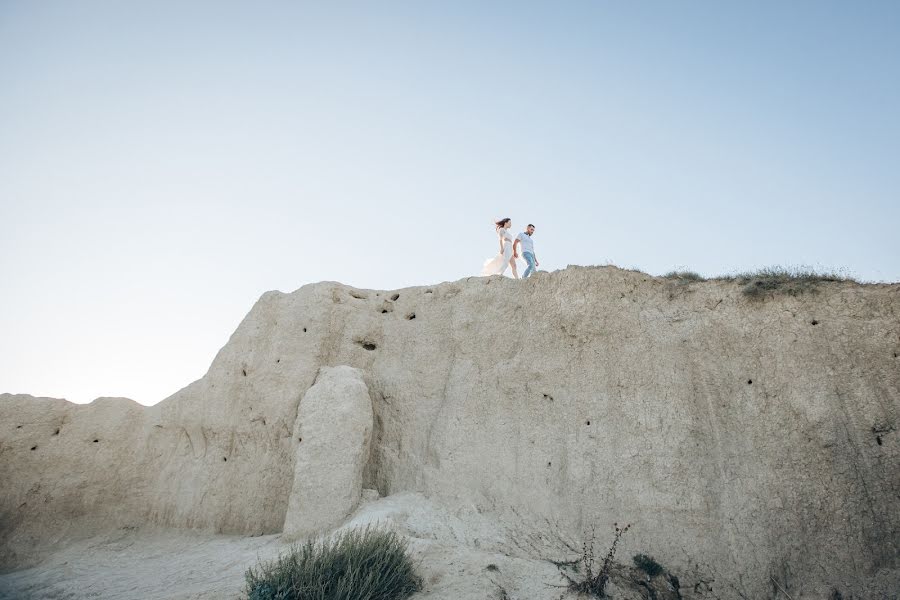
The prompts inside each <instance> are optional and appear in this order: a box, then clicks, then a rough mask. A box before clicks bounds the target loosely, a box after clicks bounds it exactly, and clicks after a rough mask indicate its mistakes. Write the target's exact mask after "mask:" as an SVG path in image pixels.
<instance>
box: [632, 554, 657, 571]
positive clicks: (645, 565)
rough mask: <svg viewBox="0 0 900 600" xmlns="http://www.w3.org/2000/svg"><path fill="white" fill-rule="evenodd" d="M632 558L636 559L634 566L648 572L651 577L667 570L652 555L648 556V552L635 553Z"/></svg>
mask: <svg viewBox="0 0 900 600" xmlns="http://www.w3.org/2000/svg"><path fill="white" fill-rule="evenodd" d="M631 560H633V561H634V566H636V567H637V568H638V569H640V570H641V571H643V572H644V573H646V574H647V575H648V576H649V577H656V576H657V575H659V574H660V573H662V572H663V571H665V569H663V566H662V565H661V564H659V563H658V562H656V561H655V560H654V559H653V557H652V556H647V555H646V554H635V555H634V556H633V557H632V558H631Z"/></svg>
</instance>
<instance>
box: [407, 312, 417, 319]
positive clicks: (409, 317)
mask: <svg viewBox="0 0 900 600" xmlns="http://www.w3.org/2000/svg"><path fill="white" fill-rule="evenodd" d="M415 318H416V313H409V314H408V315H406V320H407V321H412V320H413V319H415Z"/></svg>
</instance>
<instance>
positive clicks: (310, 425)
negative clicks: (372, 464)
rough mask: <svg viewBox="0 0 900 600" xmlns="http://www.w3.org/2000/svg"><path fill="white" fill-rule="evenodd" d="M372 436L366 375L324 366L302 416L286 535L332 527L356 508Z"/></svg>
mask: <svg viewBox="0 0 900 600" xmlns="http://www.w3.org/2000/svg"><path fill="white" fill-rule="evenodd" d="M371 438H372V400H371V399H370V398H369V390H368V388H367V387H366V383H365V381H364V380H363V375H362V372H361V371H360V370H359V369H354V368H352V367H346V366H341V367H322V369H321V370H320V371H319V377H318V378H317V379H316V383H315V384H313V386H312V387H311V388H309V391H307V392H306V394H305V395H304V396H303V400H302V401H301V402H300V409H299V410H298V412H297V423H296V424H295V426H294V439H295V440H296V441H297V455H296V458H295V459H294V487H293V489H292V490H291V495H290V499H289V500H288V510H287V516H286V517H285V520H284V533H285V535H287V536H289V537H301V536H307V535H311V534H314V533H317V532H320V531H323V530H328V529H331V528H333V527H335V526H337V525H339V524H340V522H341V521H343V520H344V519H346V518H347V517H348V516H350V514H351V513H352V512H353V511H354V510H356V507H357V506H358V505H359V500H360V496H361V494H362V484H363V469H364V468H365V466H366V464H367V463H368V461H369V442H370V441H371Z"/></svg>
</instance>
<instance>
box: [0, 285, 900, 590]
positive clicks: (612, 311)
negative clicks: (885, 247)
mask: <svg viewBox="0 0 900 600" xmlns="http://www.w3.org/2000/svg"><path fill="white" fill-rule="evenodd" d="M898 356H900V285H866V286H862V285H858V284H855V283H849V282H845V283H823V284H822V285H821V286H820V287H819V289H818V291H817V292H815V293H807V294H803V295H799V296H779V295H774V296H771V297H768V298H765V299H762V300H758V299H757V300H753V299H750V298H747V297H746V296H744V295H743V294H742V293H741V288H740V286H739V285H738V284H736V283H734V282H727V281H710V282H697V283H685V282H673V281H669V280H665V279H660V278H654V277H651V276H648V275H646V274H643V273H638V272H632V271H622V270H620V269H616V268H612V267H604V268H575V267H570V268H568V269H566V270H564V271H558V272H555V273H538V274H537V275H536V276H534V277H532V278H529V279H528V280H524V281H514V280H510V279H503V278H497V277H492V278H470V279H468V280H463V281H458V282H451V283H443V284H440V285H436V286H432V287H428V288H425V287H419V288H409V289H403V290H398V291H394V292H381V291H372V290H358V289H354V288H351V287H347V286H344V285H340V284H337V283H320V284H315V285H309V286H305V287H303V288H301V289H299V290H297V291H296V292H294V293H291V294H284V293H279V292H268V293H266V294H264V295H263V296H262V297H261V298H260V300H259V301H258V302H257V303H256V305H255V306H254V307H253V309H252V310H251V311H250V313H249V314H248V315H247V317H246V318H245V319H244V321H243V322H242V323H241V325H240V326H239V327H238V329H237V331H236V332H235V333H234V334H233V335H232V337H231V339H230V340H229V342H228V344H227V345H226V346H225V347H224V348H223V349H222V350H221V351H220V352H219V354H218V355H217V356H216V358H215V360H214V361H213V364H212V366H211V367H210V369H209V371H208V373H207V374H206V375H205V376H204V377H203V378H202V379H200V380H198V381H196V382H195V383H193V384H191V385H190V386H188V387H186V388H185V389H183V390H181V391H180V392H178V393H176V394H174V395H173V396H171V397H170V398H168V399H166V400H164V401H163V402H161V403H160V404H158V405H156V406H153V407H150V408H142V407H139V406H138V405H136V404H133V403H131V402H130V401H127V400H121V399H120V400H108V399H104V400H98V401H95V402H94V403H92V404H90V405H86V406H75V405H71V404H69V403H67V402H65V401H61V400H52V399H35V398H31V397H23V396H9V395H5V396H0V481H2V486H0V488H2V490H0V544H2V546H0V548H2V554H0V557H2V562H3V566H4V568H6V569H9V568H15V567H18V566H21V565H24V564H27V563H28V562H29V561H30V560H32V559H33V558H34V557H35V556H36V555H37V554H36V553H39V552H40V551H41V549H42V548H46V547H47V545H48V544H51V543H54V542H57V541H60V540H64V539H66V538H68V537H72V536H79V535H86V534H87V533H88V532H90V531H94V530H97V529H99V528H103V527H113V526H118V527H125V526H132V525H140V524H146V523H152V524H158V525H164V526H172V527H182V528H198V529H207V530H212V531H221V532H232V533H239V534H258V533H272V532H279V531H282V528H283V527H284V526H285V525H286V524H291V523H293V522H294V521H293V519H294V518H295V517H294V516H293V515H294V514H295V512H294V511H293V509H291V511H290V513H289V507H290V506H292V504H293V501H292V498H297V499H300V498H303V497H307V498H313V495H309V494H311V492H310V491H309V489H308V488H305V487H304V486H306V485H309V486H317V485H321V482H317V481H309V482H305V481H303V480H302V479H301V478H299V473H298V472H297V467H298V465H302V464H303V463H302V461H301V460H299V459H298V458H299V457H301V456H302V454H298V452H301V450H300V448H299V447H298V446H299V444H303V443H306V442H305V441H303V442H299V441H298V436H295V435H293V432H294V427H295V422H296V421H297V420H298V406H300V414H302V413H303V411H304V409H303V407H302V405H301V398H303V397H304V394H307V393H308V391H310V392H311V391H312V390H311V388H312V387H313V384H314V382H315V380H316V375H317V373H319V370H320V368H322V367H331V366H338V365H347V366H350V367H353V368H355V369H359V370H360V371H361V372H362V373H364V374H365V378H366V381H367V383H368V392H367V394H368V396H369V397H370V398H371V407H372V411H373V431H372V438H371V451H370V452H369V453H368V456H367V457H366V462H365V467H364V472H363V485H364V486H365V487H370V488H376V489H378V491H379V492H380V494H381V495H382V496H388V495H392V494H397V493H401V492H418V493H421V494H423V495H424V496H426V497H428V498H430V499H431V500H433V501H435V502H440V503H441V504H442V505H444V506H447V507H451V510H456V511H457V512H459V514H471V515H477V517H478V518H488V517H489V518H491V519H493V520H495V521H496V522H500V523H514V524H515V528H516V530H517V531H520V532H521V533H522V538H521V539H522V540H529V542H527V543H526V542H523V543H522V544H521V545H520V546H519V547H517V548H514V549H509V548H505V549H504V550H508V551H511V552H520V553H526V554H528V553H530V554H532V555H535V556H539V555H541V554H543V553H549V552H552V549H548V548H546V547H543V546H542V544H543V542H540V543H538V542H535V540H539V539H545V538H547V537H553V536H552V535H545V534H551V533H552V534H554V535H555V534H560V535H561V536H565V537H567V538H569V539H577V538H578V537H579V536H581V535H582V533H583V531H584V530H585V529H586V528H589V527H590V526H591V525H596V526H597V527H598V531H604V530H606V531H610V530H611V526H612V523H613V522H619V523H623V522H628V523H631V524H632V528H631V531H630V532H629V535H628V538H627V539H623V552H624V553H626V554H627V553H634V552H645V553H648V554H652V555H653V556H654V557H655V558H656V559H657V560H659V561H660V562H661V563H663V564H664V565H665V566H666V567H667V568H668V569H670V571H671V572H673V573H677V574H678V577H679V579H680V582H681V593H682V594H683V595H684V596H685V597H696V598H707V597H708V598H741V597H745V598H763V597H767V596H768V595H770V594H771V592H772V589H773V578H774V580H775V581H778V582H779V585H789V586H790V592H791V594H792V596H793V597H794V598H801V597H807V598H818V597H826V596H827V595H828V594H829V593H831V590H832V589H835V590H838V591H839V592H841V593H843V594H844V595H845V597H848V596H849V595H850V594H853V595H854V596H863V597H868V595H872V596H873V597H877V596H876V595H875V594H877V593H881V592H886V591H889V590H891V589H896V588H897V587H898V586H900V439H898V438H900V436H898V432H897V430H898V423H900V358H898ZM353 394H356V392H353ZM360 398H361V396H360ZM301 426H302V425H301ZM95 439H96V440H98V441H96V442H95V441H94V440H95ZM354 443H355V442H354ZM354 485H355V484H354ZM350 501H351V504H352V498H351V499H350ZM297 506H298V507H299V510H300V512H303V510H304V509H303V507H302V503H300V504H298V505H297ZM453 507H455V508H453ZM332 516H334V515H332ZM329 518H330V517H329ZM473 518H474V516H473ZM306 527H307V525H303V526H302V527H301V528H306ZM542 536H543V537H542ZM493 543H496V542H495V541H494V540H491V539H479V540H478V544H479V546H480V547H482V548H483V547H490V545H491V544H493ZM32 548H34V550H32ZM632 551H633V552H632ZM787 582H789V583H787Z"/></svg>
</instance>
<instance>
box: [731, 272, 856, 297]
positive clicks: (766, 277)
mask: <svg viewBox="0 0 900 600" xmlns="http://www.w3.org/2000/svg"><path fill="white" fill-rule="evenodd" d="M719 279H724V280H726V281H737V282H738V283H740V284H743V286H744V288H743V289H742V290H741V292H742V293H743V294H744V295H745V296H747V297H749V298H752V299H762V298H764V297H765V296H766V295H768V294H785V295H788V296H799V295H800V294H806V293H810V292H812V293H815V292H818V291H819V286H820V285H821V284H823V283H831V282H840V281H851V282H854V283H858V282H857V281H856V280H855V279H853V278H852V277H849V276H846V275H843V274H841V273H837V272H833V271H817V270H815V269H811V268H808V267H768V268H765V269H759V270H757V271H748V272H746V273H738V274H737V275H732V276H729V277H720V278H719Z"/></svg>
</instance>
